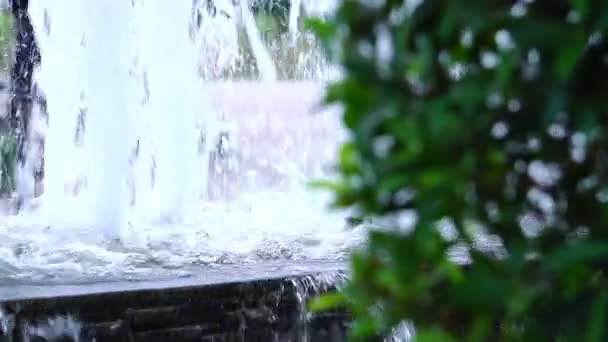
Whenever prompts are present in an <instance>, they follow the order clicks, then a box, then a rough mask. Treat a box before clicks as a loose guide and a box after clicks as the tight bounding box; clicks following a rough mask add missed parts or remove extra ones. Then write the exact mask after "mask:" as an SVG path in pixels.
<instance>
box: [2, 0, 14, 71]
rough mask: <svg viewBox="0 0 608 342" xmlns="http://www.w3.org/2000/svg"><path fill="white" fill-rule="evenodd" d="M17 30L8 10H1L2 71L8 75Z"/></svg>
mask: <svg viewBox="0 0 608 342" xmlns="http://www.w3.org/2000/svg"><path fill="white" fill-rule="evenodd" d="M14 41H15V30H14V28H13V17H12V15H11V14H10V12H9V11H7V10H0V70H2V71H3V72H5V73H7V72H8V68H9V67H10V63H11V58H12V50H13V43H14Z"/></svg>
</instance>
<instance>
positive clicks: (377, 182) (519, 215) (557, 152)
mask: <svg viewBox="0 0 608 342" xmlns="http://www.w3.org/2000/svg"><path fill="white" fill-rule="evenodd" d="M309 24H310V27H311V28H312V29H313V30H314V31H315V32H316V33H317V35H318V36H319V37H320V38H321V40H322V42H323V43H324V46H325V49H326V51H327V52H328V55H329V56H330V58H331V59H332V61H333V62H335V63H338V64H340V65H341V66H342V67H343V70H344V75H345V76H344V78H343V79H341V80H339V81H337V82H335V83H333V84H332V85H331V86H330V88H329V90H328V93H327V96H326V102H327V103H338V104H341V105H342V106H343V109H344V114H343V121H344V124H345V126H346V128H347V129H348V130H349V131H350V133H351V134H350V139H349V140H348V141H347V142H346V143H345V144H344V146H343V147H342V150H341V153H340V155H339V162H338V169H339V172H340V174H341V177H340V180H339V181H337V182H332V183H325V184H324V186H326V187H329V188H330V189H332V190H333V191H334V192H335V205H336V206H338V207H353V208H355V209H357V210H358V212H359V213H360V214H361V215H362V216H372V217H382V218H384V219H387V220H389V221H390V222H392V225H391V226H390V227H389V228H391V229H384V230H373V231H371V232H370V233H369V238H368V241H367V243H366V244H365V245H364V246H363V247H362V248H361V249H360V250H358V251H356V252H355V253H354V255H353V256H352V279H351V280H350V282H349V284H348V285H347V286H346V287H345V288H344V289H343V290H342V291H341V292H340V293H339V294H336V295H333V296H330V297H325V298H323V299H321V300H319V301H318V302H316V303H315V304H314V305H313V307H316V308H317V309H322V308H324V307H328V306H336V305H347V307H348V308H349V309H350V310H351V311H352V313H353V315H354V326H353V329H352V337H353V338H354V339H369V338H371V337H378V336H383V335H386V334H388V333H389V332H390V331H391V329H392V328H394V327H395V326H397V325H398V324H400V323H401V322H403V321H404V320H411V321H412V322H413V324H414V325H415V327H416V337H415V339H416V340H417V341H456V340H457V341H514V340H517V341H542V340H559V341H565V340H573V339H584V340H586V341H603V340H606V339H608V333H607V331H606V322H607V318H606V315H607V314H608V312H607V310H608V287H607V285H608V281H607V278H606V270H607V267H608V229H607V227H608V185H607V184H608V179H607V178H608V141H607V140H608V135H607V134H608V132H607V129H608V101H607V100H606V96H605V92H606V89H608V40H607V39H608V36H607V35H606V34H607V33H608V2H605V1H592V0H572V1H568V0H554V1H538V0H537V1H515V2H514V1H506V0H492V1H488V0H461V1H453V0H452V1H449V0H424V1H401V0H400V1H397V0H386V1H354V0H353V1H344V2H342V3H341V5H340V6H339V8H338V10H337V12H336V13H335V15H333V17H332V18H330V20H328V21H321V20H315V19H311V20H310V22H309ZM412 215H414V217H415V222H414V224H413V225H411V226H410V225H409V224H408V223H407V222H408V220H406V218H411V217H412Z"/></svg>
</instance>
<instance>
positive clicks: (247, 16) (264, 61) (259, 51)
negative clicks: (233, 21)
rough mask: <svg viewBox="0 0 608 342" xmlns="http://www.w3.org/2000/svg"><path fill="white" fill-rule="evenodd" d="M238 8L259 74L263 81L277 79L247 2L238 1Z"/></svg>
mask: <svg viewBox="0 0 608 342" xmlns="http://www.w3.org/2000/svg"><path fill="white" fill-rule="evenodd" d="M240 8H241V20H242V22H243V25H244V26H245V32H246V33H247V37H248V38H249V44H250V45H251V50H252V51H253V55H254V56H255V59H256V62H257V65H258V69H259V70H260V75H261V77H262V79H263V80H265V81H275V80H276V79H277V71H276V68H275V66H274V63H273V61H272V58H271V57H270V54H269V53H268V50H267V49H266V47H265V46H264V43H263V42H262V39H261V37H260V33H259V32H258V29H257V26H256V23H255V19H254V17H253V14H252V13H251V9H250V8H249V2H248V1H240Z"/></svg>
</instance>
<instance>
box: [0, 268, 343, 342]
mask: <svg viewBox="0 0 608 342" xmlns="http://www.w3.org/2000/svg"><path fill="white" fill-rule="evenodd" d="M330 278H331V279H335V277H330ZM323 279H325V280H323ZM327 279H328V278H327V277H325V278H324V277H323V275H317V276H297V277H284V278H275V279H261V280H256V281H247V282H231V283H218V284H213V285H205V286H194V285H193V286H189V287H179V288H162V289H153V290H144V289H142V290H136V291H124V292H120V291H118V292H107V293H96V294H80V295H73V296H69V295H68V296H61V297H46V298H22V299H10V300H5V301H2V299H1V298H0V305H1V307H2V312H1V313H0V341H2V342H8V341H12V342H25V341H39V342H42V341H49V342H50V341H52V342H59V341H83V342H88V341H96V342H103V341H109V342H120V341H146V342H153V341H176V342H177V341H179V342H188V341H218V342H220V341H279V342H280V341H324V342H325V341H327V342H332V341H343V340H345V331H346V324H347V321H348V319H349V318H348V315H347V314H346V313H344V312H327V313H323V314H314V315H309V314H308V313H307V312H306V309H305V305H306V304H305V303H306V301H307V300H308V299H309V298H310V297H312V296H315V295H318V294H320V293H324V292H326V291H328V290H331V289H333V288H335V284H334V283H333V282H331V281H327ZM51 292H52V290H51Z"/></svg>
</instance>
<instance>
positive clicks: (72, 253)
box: [0, 0, 359, 281]
mask: <svg viewBox="0 0 608 342" xmlns="http://www.w3.org/2000/svg"><path fill="white" fill-rule="evenodd" d="M193 2H195V1H192V0H184V1H173V2H167V1H156V0H90V1H89V0H87V1H83V0H46V1H45V0H30V4H29V12H30V15H31V19H32V23H33V25H34V30H35V33H36V38H37V41H38V45H39V47H40V49H41V59H42V61H41V64H40V65H39V66H38V67H37V69H36V72H35V75H34V78H35V80H36V83H37V86H38V87H39V88H40V89H41V90H42V92H43V94H45V97H46V100H47V104H48V108H47V110H48V125H47V124H46V122H43V125H41V126H43V128H44V132H41V133H42V134H41V135H43V138H44V139H43V140H44V143H45V148H44V166H45V175H44V180H43V182H44V184H43V189H42V196H41V197H40V198H37V199H34V200H32V205H30V206H28V209H27V210H22V211H21V212H20V213H18V215H5V216H0V240H2V241H3V243H2V244H0V256H2V258H1V259H2V263H0V269H1V270H2V271H3V274H7V275H8V276H9V277H14V278H15V279H24V278H25V279H37V280H40V281H42V280H43V279H46V277H47V276H48V275H49V274H52V275H53V277H57V278H58V279H63V278H66V277H67V278H70V277H83V278H87V279H107V278H108V277H116V278H124V277H125V275H126V276H129V277H132V276H135V277H143V278H145V277H146V276H148V275H150V274H168V273H170V274H174V275H175V274H178V275H183V274H185V273H188V272H189V271H188V270H187V269H188V268H189V267H191V266H192V265H204V264H210V263H239V262H251V261H267V260H275V259H290V260H292V259H301V258H310V259H324V258H325V259H336V258H342V257H344V256H345V253H347V251H348V247H349V246H351V244H352V243H356V242H357V241H359V240H357V239H356V238H354V239H353V238H351V237H352V236H353V232H352V231H347V232H345V231H344V230H343V227H344V213H341V212H334V213H331V212H327V211H326V210H325V209H326V208H327V200H328V196H329V194H327V193H313V192H311V191H310V189H309V188H308V187H307V184H306V182H308V181H309V180H311V178H318V177H325V176H327V175H328V174H331V172H332V171H331V170H332V169H331V168H330V166H331V164H332V162H333V161H334V158H335V150H336V148H337V145H338V144H339V142H340V139H341V137H342V135H343V131H341V128H340V124H339V120H338V118H339V112H338V111H334V110H333V109H332V110H329V111H327V110H323V113H322V114H321V113H318V112H319V110H318V108H319V107H318V104H319V100H320V99H321V96H322V92H323V89H324V83H325V79H326V78H325V77H326V76H325V72H326V70H324V68H325V64H324V62H323V61H322V58H321V57H320V58H318V60H319V61H320V62H319V63H316V62H314V61H313V62H311V63H308V64H307V63H304V62H302V61H307V60H317V56H320V55H321V53H320V51H318V50H317V48H316V47H317V46H318V45H316V44H314V39H313V38H312V37H311V36H310V35H309V34H308V33H306V34H304V33H303V32H300V33H299V34H296V35H295V36H296V37H297V39H300V41H299V43H302V42H305V43H307V44H303V45H298V44H287V45H286V46H282V45H280V44H283V42H285V41H287V42H288V39H283V38H289V37H285V36H281V37H279V38H278V39H276V40H274V41H270V42H269V41H267V39H265V38H266V37H263V34H262V32H261V29H260V27H259V25H260V24H259V23H256V22H255V14H254V13H253V11H252V9H251V8H250V7H248V6H246V2H245V1H244V0H243V1H241V2H240V3H239V4H235V3H234V2H233V1H232V0H215V1H214V5H215V9H214V10H208V8H207V7H206V4H207V1H206V0H205V1H198V2H199V4H198V5H200V6H202V7H201V8H198V9H195V8H193ZM297 2H298V1H297V0H295V3H296V4H297ZM300 4H301V6H299V7H301V11H302V13H295V12H292V13H291V17H292V18H298V17H300V16H303V15H304V14H306V15H308V14H311V13H312V14H315V15H324V14H325V13H326V12H325V11H326V10H327V8H328V6H327V2H326V1H325V0H323V1H322V0H301V3H300ZM293 11H296V9H294V10H293ZM199 14H200V16H199ZM194 19H195V20H194ZM296 22H297V21H296V19H292V24H291V27H290V28H291V30H292V31H291V33H290V32H284V33H281V34H288V35H290V34H292V33H296V32H297V29H298V27H297V25H295V24H294V23H296ZM193 24H196V25H193ZM294 30H296V31H294ZM305 40H306V41H305ZM243 41H246V42H248V45H249V47H251V50H252V53H251V54H250V53H249V50H247V47H246V46H243V44H242V43H243ZM311 42H313V43H311ZM268 47H272V49H273V50H272V51H269V50H270V49H269V48H268ZM277 48H279V49H296V50H292V51H281V52H288V53H286V54H285V55H291V56H297V58H296V60H295V62H294V60H293V59H289V62H288V63H294V64H293V65H290V66H294V67H296V68H301V69H305V68H306V70H300V71H301V72H298V73H296V74H298V75H305V76H302V78H300V79H295V80H284V79H283V78H284V76H283V75H282V74H280V73H282V72H283V71H284V70H285V68H284V66H285V65H284V64H281V63H286V61H285V60H281V59H280V58H282V57H281V56H277V53H276V52H277V51H278V50H275V49H277ZM271 52H272V53H271ZM251 55H253V60H251V59H250V58H251ZM278 55H281V54H278ZM311 56H313V57H314V58H308V57H311ZM300 57H302V58H300ZM254 65H255V66H257V69H258V70H257V71H259V73H257V74H256V73H250V71H251V70H254V69H255V67H254ZM238 68H242V69H238ZM308 68H309V69H310V70H309V69H308ZM239 70H241V71H242V72H243V73H244V74H245V76H240V75H239V74H238V72H239ZM252 74H253V75H257V79H243V78H246V77H251V75H252ZM253 77H256V76H253ZM298 77H299V76H298ZM315 113H317V114H319V115H314V114H315ZM42 117H43V120H42V121H44V120H46V119H44V117H45V116H44V115H42ZM220 137H221V139H220ZM24 172H26V171H24ZM24 232H27V234H24ZM16 251H18V252H16Z"/></svg>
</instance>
